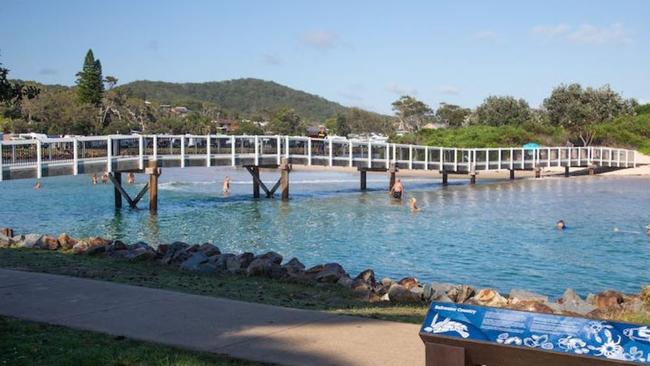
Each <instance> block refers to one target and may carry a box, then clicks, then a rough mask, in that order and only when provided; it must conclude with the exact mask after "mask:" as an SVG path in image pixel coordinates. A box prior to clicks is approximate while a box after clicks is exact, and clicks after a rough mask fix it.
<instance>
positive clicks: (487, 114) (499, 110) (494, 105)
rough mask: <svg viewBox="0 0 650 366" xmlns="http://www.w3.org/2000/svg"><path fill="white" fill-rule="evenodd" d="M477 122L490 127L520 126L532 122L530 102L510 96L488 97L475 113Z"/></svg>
mask: <svg viewBox="0 0 650 366" xmlns="http://www.w3.org/2000/svg"><path fill="white" fill-rule="evenodd" d="M475 117H476V122H477V123H479V124H484V125H489V126H503V125H520V124H522V123H525V122H527V121H529V120H530V118H531V110H530V106H528V102H526V101H525V100H523V99H515V98H513V97H510V96H506V97H497V96H490V97H487V98H486V99H485V100H484V101H483V104H481V105H480V106H478V107H477V108H476V111H475Z"/></svg>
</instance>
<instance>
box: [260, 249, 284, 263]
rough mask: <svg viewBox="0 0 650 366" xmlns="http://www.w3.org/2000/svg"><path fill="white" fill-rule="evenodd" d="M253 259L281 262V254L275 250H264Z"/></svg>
mask: <svg viewBox="0 0 650 366" xmlns="http://www.w3.org/2000/svg"><path fill="white" fill-rule="evenodd" d="M255 259H262V260H265V261H270V262H271V263H275V264H280V263H282V256H281V255H280V254H278V253H276V252H273V251H271V252H266V253H264V254H262V255H258V256H257V257H255Z"/></svg>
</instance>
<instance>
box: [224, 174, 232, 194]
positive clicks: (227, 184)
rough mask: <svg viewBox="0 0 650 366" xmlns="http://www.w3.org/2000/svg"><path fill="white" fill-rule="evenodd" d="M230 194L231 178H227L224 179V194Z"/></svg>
mask: <svg viewBox="0 0 650 366" xmlns="http://www.w3.org/2000/svg"><path fill="white" fill-rule="evenodd" d="M229 192H230V177H229V176H226V177H225V178H224V179H223V193H229Z"/></svg>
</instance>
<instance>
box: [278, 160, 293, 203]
mask: <svg viewBox="0 0 650 366" xmlns="http://www.w3.org/2000/svg"><path fill="white" fill-rule="evenodd" d="M290 171H291V165H289V159H282V162H281V163H280V189H282V200H283V201H287V200H289V172H290Z"/></svg>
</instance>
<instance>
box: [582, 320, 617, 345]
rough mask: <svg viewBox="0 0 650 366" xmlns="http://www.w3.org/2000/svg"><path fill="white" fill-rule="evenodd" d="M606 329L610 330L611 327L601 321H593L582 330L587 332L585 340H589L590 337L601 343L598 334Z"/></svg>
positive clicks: (601, 340)
mask: <svg viewBox="0 0 650 366" xmlns="http://www.w3.org/2000/svg"><path fill="white" fill-rule="evenodd" d="M607 329H612V326H611V325H609V324H605V323H604V322H601V321H597V320H593V321H590V322H589V323H587V325H586V326H585V329H584V330H585V331H586V332H587V338H589V339H591V337H594V339H595V340H596V341H597V342H598V343H603V339H602V338H601V337H600V332H602V331H603V330H607ZM610 334H611V333H610Z"/></svg>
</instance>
